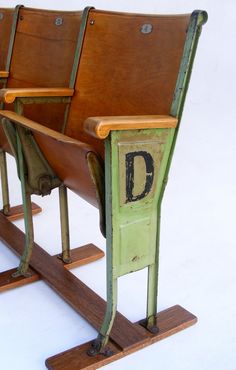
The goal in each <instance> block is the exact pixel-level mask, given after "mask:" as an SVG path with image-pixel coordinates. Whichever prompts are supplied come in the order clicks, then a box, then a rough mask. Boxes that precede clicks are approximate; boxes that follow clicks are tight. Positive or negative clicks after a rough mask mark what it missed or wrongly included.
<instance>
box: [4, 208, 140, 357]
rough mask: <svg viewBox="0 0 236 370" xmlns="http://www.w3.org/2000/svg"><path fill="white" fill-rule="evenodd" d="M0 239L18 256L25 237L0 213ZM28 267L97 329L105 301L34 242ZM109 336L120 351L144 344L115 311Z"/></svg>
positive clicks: (132, 326) (127, 322)
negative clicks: (138, 343) (137, 343)
mask: <svg viewBox="0 0 236 370" xmlns="http://www.w3.org/2000/svg"><path fill="white" fill-rule="evenodd" d="M0 240H1V241H2V242H3V243H4V244H5V245H6V246H8V247H9V248H10V249H11V250H12V251H13V252H15V253H16V254H17V255H21V254H22V251H23V247H24V243H25V234H24V233H23V232H22V231H21V230H19V229H18V228H17V227H16V226H15V225H14V224H12V223H11V222H10V221H8V220H7V219H6V217H4V216H3V215H2V214H0ZM30 267H31V268H33V269H34V270H35V271H36V272H37V273H38V274H39V275H40V276H41V278H42V279H43V280H44V281H45V282H46V283H47V284H48V285H49V286H50V287H51V288H52V289H53V290H54V291H56V292H57V293H58V294H59V295H60V296H61V297H62V298H63V299H64V300H65V301H66V302H67V303H68V304H70V305H71V306H72V307H73V308H74V310H75V311H76V312H78V313H79V314H80V315H81V316H83V317H84V318H85V319H86V320H87V321H88V322H89V323H90V324H91V325H92V326H93V327H94V328H95V329H97V330H99V329H100V327H101V324H102V322H103V319H104V315H105V311H106V302H105V301H104V300H103V299H102V298H101V297H99V296H98V295H97V294H96V293H95V292H94V291H93V290H92V289H90V288H89V287H88V286H87V285H85V284H84V283H83V282H82V281H81V280H79V279H78V278H77V277H76V276H74V275H73V274H72V273H71V272H70V271H68V270H67V269H65V268H64V266H63V265H62V263H61V261H60V260H59V259H58V258H55V257H53V256H50V255H49V254H48V253H47V252H46V251H45V250H44V249H43V248H41V247H40V246H39V245H37V244H36V243H34V249H33V253H32V257H31V263H30ZM110 336H111V338H112V340H114V342H115V343H116V344H118V345H119V346H120V347H121V348H122V349H123V350H127V349H130V348H132V347H133V346H134V345H135V343H136V342H137V341H138V342H142V341H145V336H144V334H143V333H142V331H141V330H140V328H139V327H136V326H135V325H134V324H132V323H131V322H130V321H129V320H128V319H127V318H126V317H124V316H123V315H121V314H120V313H119V312H117V314H116V317H115V321H114V325H113V328H112V331H111V335H110Z"/></svg>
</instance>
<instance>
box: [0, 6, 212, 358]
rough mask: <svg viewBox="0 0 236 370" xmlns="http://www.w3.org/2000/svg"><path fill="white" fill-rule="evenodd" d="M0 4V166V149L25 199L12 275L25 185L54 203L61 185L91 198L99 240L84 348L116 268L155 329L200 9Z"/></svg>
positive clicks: (29, 234)
mask: <svg viewBox="0 0 236 370" xmlns="http://www.w3.org/2000/svg"><path fill="white" fill-rule="evenodd" d="M0 14H1V17H0V18H1V19H0V63H1V64H0V70H1V72H0V77H1V82H0V83H1V87H2V89H1V90H0V100H1V108H2V110H1V111H0V118H1V127H0V145H1V156H2V159H1V167H2V172H3V175H4V174H5V172H6V171H5V167H6V164H5V154H4V153H5V152H6V151H7V152H8V153H10V154H13V155H14V156H15V158H16V161H17V168H18V174H19V177H20V180H21V184H22V193H23V203H24V207H25V210H26V211H25V223H26V240H27V242H26V246H25V251H24V254H23V256H22V259H21V262H20V266H19V268H18V271H17V274H16V276H19V275H25V274H27V271H28V266H29V263H30V257H31V253H32V248H33V226H32V213H31V206H30V197H31V195H32V194H37V195H48V194H50V192H51V190H52V189H53V188H56V187H58V188H59V189H60V198H61V201H62V202H63V201H65V197H66V189H67V188H69V189H71V190H72V191H74V192H76V193H77V194H78V195H79V196H81V197H82V198H83V199H85V200H86V201H87V202H89V203H90V204H92V205H93V206H95V207H98V208H99V211H100V227H101V232H102V233H103V235H104V236H105V237H106V239H107V266H108V267H107V269H108V274H107V292H108V296H107V311H106V314H105V318H104V322H103V324H102V327H101V330H100V333H99V335H98V338H97V340H96V341H95V342H94V345H93V346H92V347H91V349H90V351H89V354H90V355H94V354H97V353H98V352H101V351H102V350H103V348H104V346H105V345H106V343H107V340H108V337H109V333H110V330H111V328H112V324H113V321H114V317H115V313H116V301H117V279H118V277H119V276H122V275H124V274H127V273H130V272H133V271H137V270H140V269H142V268H145V267H148V271H149V275H148V276H149V277H148V298H147V320H146V324H145V326H146V328H147V329H148V330H150V331H151V332H155V331H156V330H157V327H156V322H155V317H156V295H157V271H158V248H159V246H158V241H159V237H158V235H159V226H160V224H159V222H160V207H161V201H162V197H163V193H164V188H165V184H166V181H167V176H168V171H169V167H170V161H171V158H172V154H173V150H174V145H175V141H176V136H177V132H178V127H179V122H180V118H181V114H182V110H183V105H184V100H185V95H186V91H187V87H188V83H189V78H190V74H191V68H192V63H193V59H194V55H195V51H196V46H197V41H198V37H199V34H200V30H201V26H202V25H203V24H204V22H205V21H206V17H207V16H206V13H205V12H203V11H195V12H193V13H192V15H190V14H186V15H166V16H163V15H143V14H129V13H120V12H109V11H101V10H96V9H94V8H86V9H84V10H83V11H53V10H39V9H32V8H27V7H23V6H19V7H16V8H15V9H0ZM3 184H5V190H4V196H3V202H4V206H3V211H4V213H5V214H6V215H7V214H8V213H9V211H10V207H9V199H8V191H7V185H6V184H7V181H6V179H5V180H4V181H3ZM3 187H4V186H3ZM66 217H67V215H66V212H65V213H64V214H62V217H61V218H62V225H64V226H62V227H63V228H64V240H63V260H64V261H65V263H66V262H68V261H69V259H70V251H69V245H68V239H66V235H67V234H68V230H67V229H66V226H65V225H66V224H67V220H66ZM63 220H64V221H63ZM88 225H89V220H88ZM89 227H90V226H89Z"/></svg>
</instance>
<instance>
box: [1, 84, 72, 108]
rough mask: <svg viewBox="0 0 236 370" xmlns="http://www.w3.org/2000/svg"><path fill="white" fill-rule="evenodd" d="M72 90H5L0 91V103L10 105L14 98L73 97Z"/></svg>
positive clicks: (28, 88) (44, 88) (37, 88)
mask: <svg viewBox="0 0 236 370" xmlns="http://www.w3.org/2000/svg"><path fill="white" fill-rule="evenodd" d="M73 94H74V90H73V89H69V88H67V87H52V88H49V87H26V88H6V89H1V91H0V101H3V102H4V103H7V104H11V103H13V102H14V101H15V99H16V98H32V97H45V96H46V97H50V96H53V97H55V96H73Z"/></svg>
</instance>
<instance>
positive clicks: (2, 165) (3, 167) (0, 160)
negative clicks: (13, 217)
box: [0, 149, 10, 216]
mask: <svg viewBox="0 0 236 370" xmlns="http://www.w3.org/2000/svg"><path fill="white" fill-rule="evenodd" d="M0 171H1V184H2V202H3V214H4V215H5V216H8V215H9V212H10V201H9V188H8V178H7V161H6V153H5V152H4V151H3V150H2V149H0Z"/></svg>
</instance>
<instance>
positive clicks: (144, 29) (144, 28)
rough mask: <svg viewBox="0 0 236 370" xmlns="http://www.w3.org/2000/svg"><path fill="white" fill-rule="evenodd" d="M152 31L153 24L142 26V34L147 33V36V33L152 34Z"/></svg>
mask: <svg viewBox="0 0 236 370" xmlns="http://www.w3.org/2000/svg"><path fill="white" fill-rule="evenodd" d="M152 29H153V26H152V24H148V23H146V24H143V25H142V27H141V32H142V33H145V34H147V33H151V32H152Z"/></svg>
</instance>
